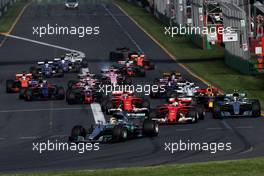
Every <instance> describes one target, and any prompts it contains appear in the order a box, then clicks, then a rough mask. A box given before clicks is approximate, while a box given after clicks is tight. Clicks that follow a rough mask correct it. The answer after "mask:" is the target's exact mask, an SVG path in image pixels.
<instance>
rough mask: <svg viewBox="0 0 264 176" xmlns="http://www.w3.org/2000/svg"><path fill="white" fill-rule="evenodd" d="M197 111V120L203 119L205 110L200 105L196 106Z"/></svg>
mask: <svg viewBox="0 0 264 176" xmlns="http://www.w3.org/2000/svg"><path fill="white" fill-rule="evenodd" d="M197 112H198V114H199V120H204V118H205V110H204V108H203V107H202V106H198V107H197Z"/></svg>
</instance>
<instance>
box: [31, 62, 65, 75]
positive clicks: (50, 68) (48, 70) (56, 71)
mask: <svg viewBox="0 0 264 176" xmlns="http://www.w3.org/2000/svg"><path fill="white" fill-rule="evenodd" d="M30 72H31V73H32V75H33V77H34V78H43V77H44V78H51V77H63V76H64V71H63V69H61V68H59V67H56V66H55V65H54V62H53V61H45V62H38V66H37V67H30Z"/></svg>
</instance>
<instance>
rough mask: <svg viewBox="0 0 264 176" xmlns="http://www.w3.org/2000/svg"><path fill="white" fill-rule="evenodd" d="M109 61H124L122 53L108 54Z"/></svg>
mask: <svg viewBox="0 0 264 176" xmlns="http://www.w3.org/2000/svg"><path fill="white" fill-rule="evenodd" d="M109 59H110V60H113V61H117V60H124V55H123V54H122V53H117V52H110V54H109Z"/></svg>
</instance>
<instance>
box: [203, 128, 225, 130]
mask: <svg viewBox="0 0 264 176" xmlns="http://www.w3.org/2000/svg"><path fill="white" fill-rule="evenodd" d="M206 130H223V128H218V127H216V128H206Z"/></svg>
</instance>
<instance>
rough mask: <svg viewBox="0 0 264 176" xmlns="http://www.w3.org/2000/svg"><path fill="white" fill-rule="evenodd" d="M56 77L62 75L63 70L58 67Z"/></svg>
mask: <svg viewBox="0 0 264 176" xmlns="http://www.w3.org/2000/svg"><path fill="white" fill-rule="evenodd" d="M57 77H60V78H62V77H64V71H63V70H62V69H58V72H57Z"/></svg>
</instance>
